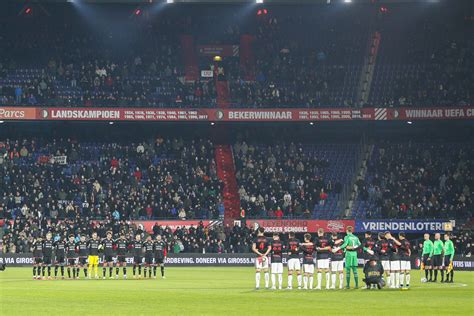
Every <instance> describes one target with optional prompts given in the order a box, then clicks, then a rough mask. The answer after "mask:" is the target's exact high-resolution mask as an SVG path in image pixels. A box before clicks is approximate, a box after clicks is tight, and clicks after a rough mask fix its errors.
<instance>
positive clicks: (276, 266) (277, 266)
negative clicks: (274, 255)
mask: <svg viewBox="0 0 474 316" xmlns="http://www.w3.org/2000/svg"><path fill="white" fill-rule="evenodd" d="M272 273H283V263H282V262H272Z"/></svg>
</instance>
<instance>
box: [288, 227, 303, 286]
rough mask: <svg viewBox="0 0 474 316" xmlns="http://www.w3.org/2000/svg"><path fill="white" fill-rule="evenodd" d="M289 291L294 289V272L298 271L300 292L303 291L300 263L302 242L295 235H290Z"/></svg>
mask: <svg viewBox="0 0 474 316" xmlns="http://www.w3.org/2000/svg"><path fill="white" fill-rule="evenodd" d="M288 237H289V238H288V245H287V247H286V248H287V251H288V290H291V289H293V272H294V271H296V275H297V281H298V290H300V289H301V283H302V282H301V281H302V279H301V262H300V242H299V240H298V239H296V238H295V233H293V232H291V233H289V234H288Z"/></svg>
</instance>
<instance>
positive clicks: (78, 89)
mask: <svg viewBox="0 0 474 316" xmlns="http://www.w3.org/2000/svg"><path fill="white" fill-rule="evenodd" d="M128 9H130V8H127V9H125V8H118V9H116V10H117V11H119V13H120V14H121V16H122V18H120V19H119V21H120V23H118V22H117V17H115V16H111V17H110V16H108V17H107V18H104V19H103V21H100V19H97V21H94V23H95V24H96V25H94V29H93V30H91V28H90V26H88V25H87V23H88V22H86V21H84V19H83V17H82V16H80V15H79V16H78V15H77V13H76V12H75V11H69V9H67V10H66V9H64V8H63V9H57V8H56V9H55V10H53V11H52V14H51V16H49V17H47V16H31V17H29V18H24V17H21V16H20V17H17V16H16V14H15V18H11V17H10V18H9V19H6V20H5V21H7V22H3V23H8V25H7V26H4V27H5V29H8V32H5V34H4V35H3V36H2V41H0V49H2V51H4V52H6V53H5V56H4V58H2V61H1V63H0V104H9V105H12V104H19V105H48V106H123V107H124V106H130V107H133V106H135V107H138V106H141V107H148V106H150V107H215V106H216V103H217V91H216V85H215V81H214V79H212V78H211V79H209V78H200V79H199V80H197V81H195V82H187V81H185V80H184V78H185V77H184V74H185V70H184V58H183V55H184V54H183V51H182V47H181V43H180V36H181V35H182V34H192V35H193V37H194V41H195V42H194V45H195V46H197V45H201V44H207V45H217V46H218V45H238V44H239V40H240V36H241V35H243V34H250V35H253V36H254V37H255V40H254V41H253V44H252V53H251V54H250V55H252V56H251V57H248V58H250V59H253V60H252V61H250V60H245V58H244V59H242V60H241V59H239V57H238V56H229V57H224V61H223V62H222V65H221V68H222V69H223V70H222V71H223V73H224V74H225V76H223V78H225V79H226V80H228V82H229V87H230V100H228V101H229V102H230V103H231V104H232V105H233V106H235V107H358V106H377V107H379V106H434V105H436V106H440V105H443V106H449V105H469V104H471V103H472V92H471V91H473V90H474V87H473V82H474V80H473V77H472V76H473V73H474V71H472V70H473V68H474V64H473V62H472V60H474V58H473V57H474V56H473V55H472V54H473V53H472V52H473V51H474V49H473V45H474V41H473V40H472V39H471V38H470V37H469V36H466V33H467V32H468V30H469V26H466V25H465V24H463V23H461V22H459V23H452V22H451V21H453V20H458V19H459V12H457V11H456V10H454V9H453V10H447V11H446V12H448V13H439V12H432V11H431V10H427V9H426V8H423V9H422V10H425V11H427V12H426V13H423V14H421V13H420V14H421V15H420V16H419V17H417V18H407V16H408V15H407V14H405V13H407V12H410V10H412V9H413V8H412V7H411V6H406V8H402V9H399V11H396V14H395V12H393V14H391V15H390V16H387V17H382V18H380V16H379V15H377V14H374V12H373V10H370V9H367V8H364V7H358V6H357V7H353V8H350V9H349V8H345V10H338V8H337V7H330V6H325V7H319V6H314V7H308V6H304V7H294V8H291V12H290V11H288V10H289V9H288V8H286V7H285V8H282V7H272V8H271V9H270V8H269V9H268V11H267V12H268V14H262V15H250V16H247V17H245V18H244V17H240V18H239V16H238V15H237V14H236V13H235V8H234V7H231V6H230V7H228V8H226V7H222V8H219V9H213V10H215V11H212V10H211V11H210V12H211V13H207V14H201V12H199V14H198V15H196V13H193V11H192V10H184V11H182V12H180V13H179V14H177V13H176V12H174V13H163V16H161V17H160V19H153V18H151V17H149V16H146V15H144V16H136V17H134V18H129V19H125V20H124V19H123V16H124V14H125V15H126V13H127V12H128V11H127V10H128ZM405 10H406V11H405ZM433 10H435V9H433ZM111 11H113V10H111ZM101 14H104V17H105V16H106V15H105V13H101ZM117 14H118V13H117ZM425 14H426V15H425ZM61 15H63V17H61V18H60V17H59V16H61ZM427 15H429V16H430V17H431V16H432V17H433V18H430V19H427V18H426V16H427ZM223 17H226V18H223ZM439 21H446V22H445V23H438V22H439ZM0 23H2V22H0ZM420 25H421V26H420ZM414 29H415V30H416V31H415V32H413V30H414ZM375 31H378V32H379V33H380V36H381V42H380V48H379V50H378V55H377V59H376V60H377V63H376V67H375V71H374V76H373V81H372V85H371V90H370V95H369V98H368V100H367V102H365V103H364V102H362V100H358V99H357V98H358V90H359V88H360V77H361V71H363V69H364V67H363V65H364V60H365V58H366V57H367V54H368V53H369V52H368V42H369V38H370V36H371V35H372V34H374V32H375ZM198 59H199V60H198V62H197V65H195V66H198V67H199V68H200V70H209V69H211V68H212V67H213V66H214V64H213V62H212V61H210V58H209V56H207V57H203V56H198ZM247 63H250V64H254V66H251V67H250V68H251V69H253V70H252V71H254V72H255V73H254V74H253V77H254V78H255V80H248V75H249V74H248V73H245V72H246V71H247V70H248V65H247ZM250 77H252V75H250Z"/></svg>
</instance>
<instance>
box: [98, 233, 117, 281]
mask: <svg viewBox="0 0 474 316" xmlns="http://www.w3.org/2000/svg"><path fill="white" fill-rule="evenodd" d="M101 246H102V251H103V252H104V262H103V263H102V279H105V274H106V273H107V266H108V267H109V278H110V279H112V271H113V269H114V268H113V267H114V241H113V239H112V232H111V231H108V232H107V237H106V238H105V239H104V240H102V243H101Z"/></svg>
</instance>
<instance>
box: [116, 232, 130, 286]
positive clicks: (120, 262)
mask: <svg viewBox="0 0 474 316" xmlns="http://www.w3.org/2000/svg"><path fill="white" fill-rule="evenodd" d="M115 248H116V250H117V263H116V268H115V278H116V279H118V277H119V269H120V266H122V267H123V278H124V279H126V278H127V250H128V241H127V240H126V239H125V235H124V234H120V238H119V239H117V240H116V241H115Z"/></svg>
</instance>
